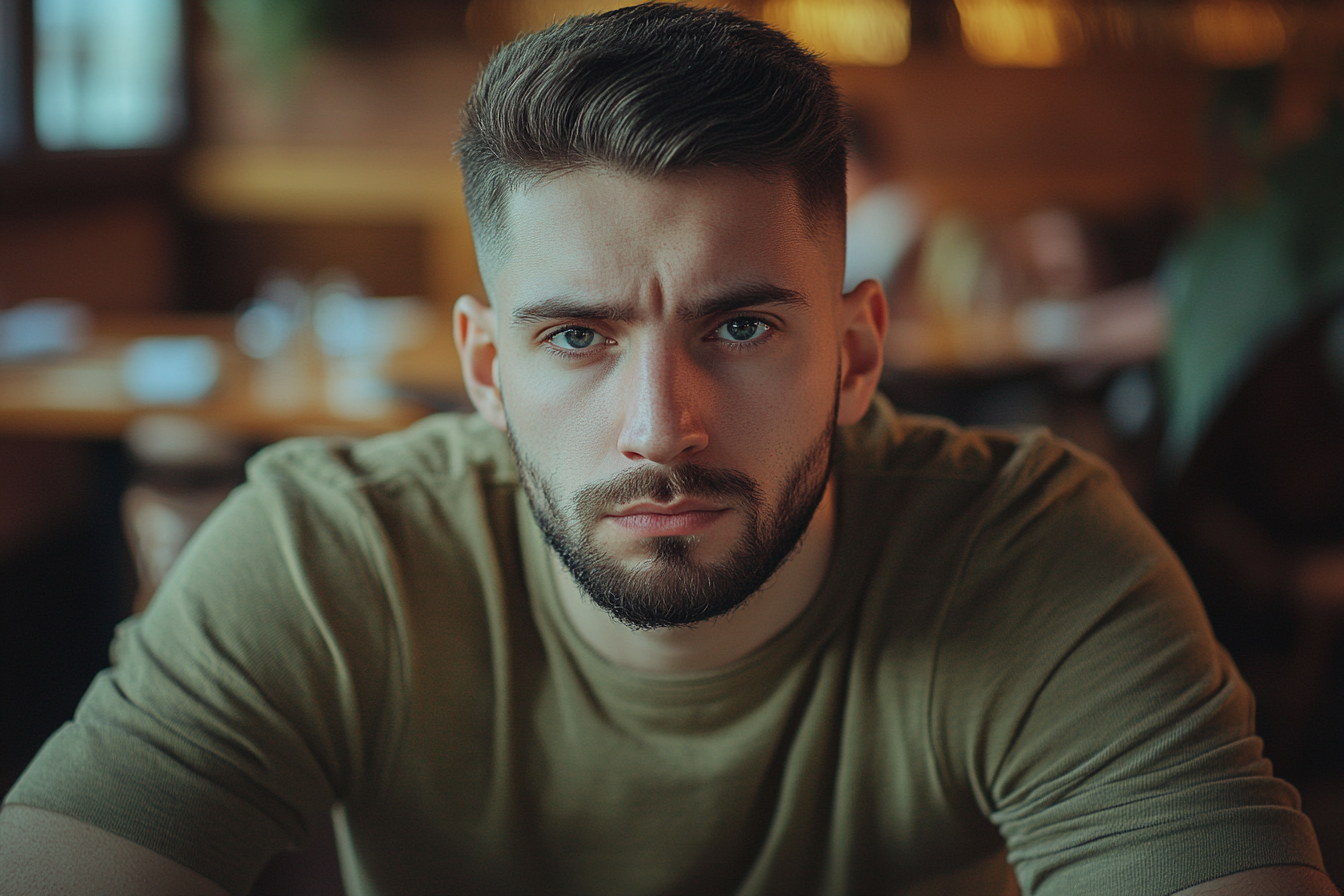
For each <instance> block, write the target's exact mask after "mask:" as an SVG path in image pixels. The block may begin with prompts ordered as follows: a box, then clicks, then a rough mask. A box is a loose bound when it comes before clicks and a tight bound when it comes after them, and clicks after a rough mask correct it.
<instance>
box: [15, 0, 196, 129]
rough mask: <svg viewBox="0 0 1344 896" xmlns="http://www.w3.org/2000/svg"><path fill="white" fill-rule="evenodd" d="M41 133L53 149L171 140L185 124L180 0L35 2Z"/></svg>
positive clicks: (37, 110)
mask: <svg viewBox="0 0 1344 896" xmlns="http://www.w3.org/2000/svg"><path fill="white" fill-rule="evenodd" d="M33 14H34V20H35V23H36V32H37V33H36V38H37V66H36V68H37V70H36V73H35V75H36V78H35V85H34V100H35V109H34V114H35V118H36V125H37V139H38V141H39V142H40V143H41V144H42V146H44V147H45V148H47V149H135V148H140V147H149V146H162V145H164V144H166V143H170V142H171V141H172V140H173V138H174V137H176V136H177V133H178V131H179V129H180V127H181V122H182V91H181V71H182V63H181V59H182V29H181V22H180V10H179V7H178V0H35V2H34V4H33Z"/></svg>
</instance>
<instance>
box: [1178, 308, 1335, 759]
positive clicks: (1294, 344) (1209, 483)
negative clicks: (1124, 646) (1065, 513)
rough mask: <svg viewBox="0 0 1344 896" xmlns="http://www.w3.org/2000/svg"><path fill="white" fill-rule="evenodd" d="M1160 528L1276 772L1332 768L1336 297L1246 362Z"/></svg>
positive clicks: (1181, 478) (1187, 467)
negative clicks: (1249, 705)
mask: <svg viewBox="0 0 1344 896" xmlns="http://www.w3.org/2000/svg"><path fill="white" fill-rule="evenodd" d="M1160 516H1161V521H1162V523H1163V525H1164V528H1166V529H1167V534H1168V536H1169V537H1170V538H1171V540H1172V543H1173V545H1174V546H1175V547H1176V549H1177V551H1178V552H1180V554H1181V555H1182V558H1183V559H1184V560H1185V562H1186V565H1187V567H1188V568H1189V570H1190V573H1191V575H1192V577H1193V578H1194V579H1195V581H1196V584H1197V585H1199V587H1200V590H1201V593H1202V594H1203V596H1204V600H1205V604H1206V605H1207V607H1208V609H1209V615H1210V618H1211V620H1212V621H1213V624H1214V628H1215V630H1216V632H1217V634H1218V636H1219V638H1220V639H1221V640H1222V641H1223V642H1224V643H1225V644H1226V645H1227V646H1228V648H1229V650H1230V651H1231V652H1232V653H1233V655H1234V657H1235V658H1236V659H1237V661H1238V663H1239V664H1240V665H1241V666H1242V668H1243V672H1244V673H1245V674H1246V677H1247V678H1248V680H1250V681H1251V684H1252V686H1253V687H1255V688H1256V691H1257V694H1258V696H1259V698H1260V719H1261V721H1262V723H1263V724H1262V729H1263V730H1264V732H1265V737H1266V741H1267V743H1268V745H1269V748H1270V756H1271V758H1272V759H1274V760H1275V762H1276V764H1277V765H1280V766H1283V767H1287V768H1288V769H1289V770H1290V772H1300V771H1306V772H1313V771H1320V770H1322V769H1319V768H1317V767H1316V766H1319V765H1321V764H1323V763H1324V764H1330V763H1336V764H1337V763H1339V761H1340V759H1341V758H1344V757H1342V756H1341V751H1340V749H1339V747H1340V745H1341V743H1344V731H1341V730H1338V721H1337V717H1338V715H1339V714H1338V713H1333V712H1326V711H1324V707H1325V705H1326V703H1327V702H1328V701H1330V700H1339V699H1341V698H1344V688H1341V687H1339V684H1340V679H1341V678H1344V670H1341V668H1340V667H1339V665H1338V663H1339V661H1340V660H1341V659H1342V657H1341V655H1340V654H1341V646H1342V642H1344V638H1342V637H1341V636H1342V635H1344V295H1338V296H1336V297H1334V298H1332V299H1330V300H1328V301H1326V302H1325V303H1324V304H1322V305H1318V306H1317V307H1316V309H1315V310H1314V311H1313V312H1312V313H1310V314H1308V315H1306V316H1304V317H1303V318H1302V319H1301V320H1300V321H1299V322H1298V323H1297V324H1296V325H1295V326H1293V327H1292V328H1290V329H1289V330H1288V331H1287V332H1286V333H1285V335H1283V336H1282V337H1280V338H1278V339H1276V340H1274V341H1273V342H1272V343H1271V344H1269V345H1268V346H1266V348H1265V349H1264V350H1262V351H1261V352H1260V353H1259V355H1258V357H1257V359H1256V360H1254V361H1252V363H1251V364H1250V365H1249V366H1248V368H1247V370H1246V373H1245V374H1244V375H1243V376H1242V377H1241V379H1240V380H1239V381H1238V382H1237V384H1236V385H1235V386H1234V387H1233V388H1232V389H1231V390H1230V392H1229V394H1228V396H1227V398H1226V399H1225V400H1224V402H1223V403H1222V404H1221V407H1220V409H1219V410H1218V411H1217V412H1216V413H1215V414H1214V416H1213V418H1212V421H1211V423H1210V424H1209V425H1208V427H1207V428H1206V429H1205V430H1204V432H1203V434H1202V436H1201V437H1200V438H1199V440H1198V442H1197V443H1196V447H1195V449H1194V451H1193V452H1192V454H1191V455H1190V459H1189V461H1188V462H1187V463H1186V465H1185V466H1184V467H1183V468H1182V470H1181V472H1180V475H1179V476H1178V477H1177V478H1176V480H1175V481H1174V483H1173V484H1172V487H1171V489H1170V491H1169V493H1168V495H1167V500H1166V501H1165V502H1164V505H1163V509H1162V510H1161V511H1160ZM1331 725H1335V726H1336V730H1331V729H1330V726H1331ZM1336 741H1338V743H1335V742H1336ZM1334 770H1336V771H1337V770H1338V769H1334Z"/></svg>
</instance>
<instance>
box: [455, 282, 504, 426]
mask: <svg viewBox="0 0 1344 896" xmlns="http://www.w3.org/2000/svg"><path fill="white" fill-rule="evenodd" d="M453 340H454V341H455V342H456V343H457V354H458V357H459V358H460V359H461V361H462V381H463V383H464V384H465V385H466V388H467V397H468V398H470V399H471V403H472V404H473V405H475V406H476V410H478V411H480V412H481V416H482V417H484V418H485V419H486V420H488V421H489V422H490V424H491V425H492V426H494V427H495V428H496V429H499V430H504V429H506V428H507V424H506V423H505V421H504V401H503V399H502V398H501V397H500V393H499V348H498V346H497V345H496V343H495V313H494V311H492V310H491V308H490V306H489V305H487V304H485V303H484V302H482V301H481V300H480V299H478V298H476V297H475V296H462V298H460V299H458V300H457V303H456V304H455V305H453Z"/></svg>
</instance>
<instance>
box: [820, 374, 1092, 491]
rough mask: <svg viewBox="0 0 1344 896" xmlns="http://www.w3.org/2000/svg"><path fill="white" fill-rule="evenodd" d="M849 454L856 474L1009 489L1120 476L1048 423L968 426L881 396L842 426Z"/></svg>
mask: <svg viewBox="0 0 1344 896" xmlns="http://www.w3.org/2000/svg"><path fill="white" fill-rule="evenodd" d="M841 452H842V454H841V456H842V461H841V465H842V467H841V468H842V470H843V471H844V473H845V474H846V475H848V476H852V477H853V476H857V477H865V478H878V479H881V478H897V479H915V480H918V479H923V480H927V481H929V482H930V483H937V482H963V483H970V484H972V485H975V484H979V485H981V486H983V487H986V488H994V489H995V490H997V491H1007V492H1011V491H1014V490H1020V489H1023V488H1029V487H1031V486H1032V485H1033V484H1039V483H1040V482H1041V481H1042V480H1047V479H1060V478H1066V479H1069V478H1074V477H1077V476H1083V477H1099V478H1100V479H1101V480H1113V479H1114V473H1113V472H1112V471H1111V469H1110V467H1109V466H1108V465H1107V464H1106V463H1105V462H1104V461H1102V460H1101V459H1100V458H1098V457H1096V456H1095V455H1093V454H1091V453H1089V452H1087V451H1085V450H1083V449H1081V448H1079V447H1078V446H1076V445H1074V444H1072V443H1070V442H1068V441H1066V440H1064V439H1062V438H1060V437H1059V436H1057V435H1055V434H1054V433H1052V432H1051V431H1050V430H1049V429H1047V428H1046V427H1043V426H1029V427H1020V428H1013V429H1004V428H991V427H964V426H960V425H958V424H956V423H953V422H952V421H950V420H946V419H943V418H941V417H933V416H927V415H922V414H912V413H906V412H904V411H897V410H895V409H894V408H893V407H892V406H891V404H890V403H889V402H888V401H887V400H886V399H885V398H883V397H882V396H880V395H879V396H875V397H874V400H873V404H872V407H871V408H870V409H869V411H868V413H867V415H866V416H865V417H864V419H863V420H862V421H860V422H859V423H858V424H855V425H854V426H852V427H846V429H845V430H843V431H842V435H841Z"/></svg>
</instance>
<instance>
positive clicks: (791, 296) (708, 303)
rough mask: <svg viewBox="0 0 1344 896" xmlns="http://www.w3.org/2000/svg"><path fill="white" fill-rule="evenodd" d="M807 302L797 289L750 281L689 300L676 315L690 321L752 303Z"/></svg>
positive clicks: (791, 303) (735, 309)
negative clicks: (692, 300)
mask: <svg viewBox="0 0 1344 896" xmlns="http://www.w3.org/2000/svg"><path fill="white" fill-rule="evenodd" d="M807 304H808V301H807V296H805V295H803V294H802V293H800V292H798V291H797V290H794V289H787V288H785V287H783V286H776V285H774V284H773V283H752V284H749V285H747V286H742V287H737V288H734V289H730V290H727V291H726V292H722V293H719V294H718V295H713V296H706V297H705V298H703V299H700V300H697V301H694V302H690V303H689V304H687V305H686V306H685V307H684V308H682V309H681V310H680V311H678V312H677V317H678V318H680V319H681V320H684V321H692V320H699V319H700V318H702V317H713V316H714V315H716V314H726V313H727V312H729V311H737V310H738V309H739V308H749V307H751V306H753V305H803V306H806V305H807Z"/></svg>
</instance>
